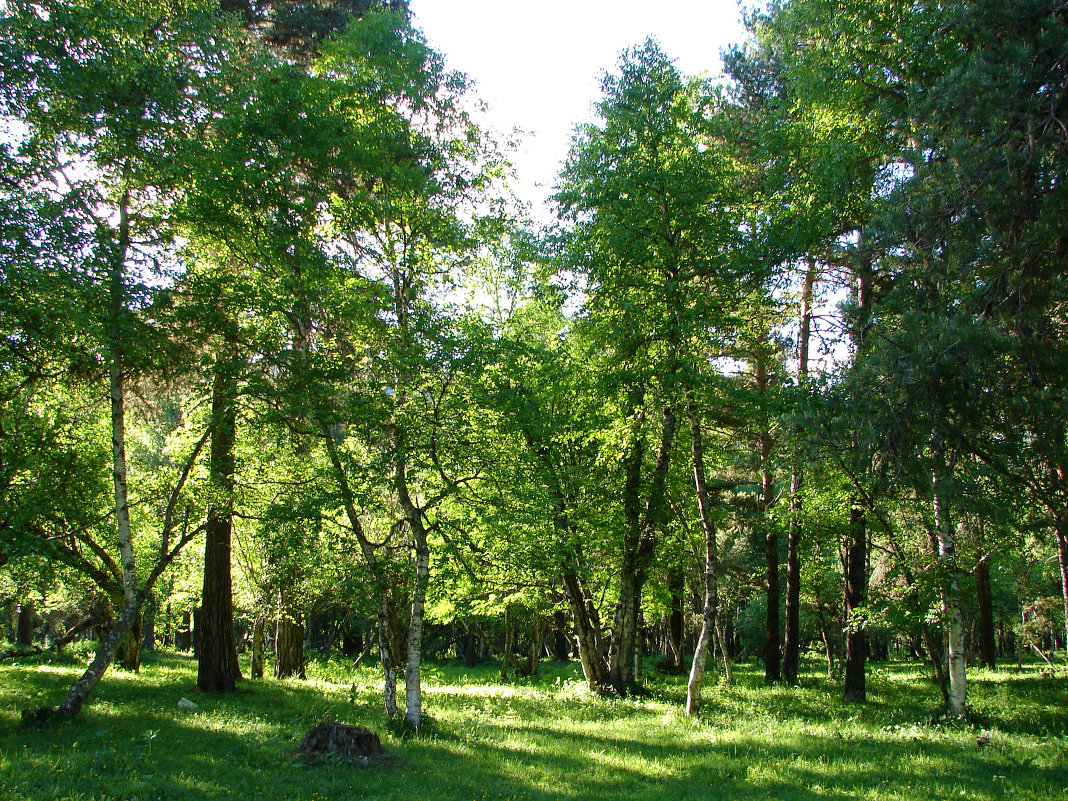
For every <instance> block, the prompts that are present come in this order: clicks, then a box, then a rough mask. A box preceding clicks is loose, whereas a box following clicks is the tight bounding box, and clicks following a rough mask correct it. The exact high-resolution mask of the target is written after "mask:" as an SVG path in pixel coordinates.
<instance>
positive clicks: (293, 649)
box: [274, 591, 307, 679]
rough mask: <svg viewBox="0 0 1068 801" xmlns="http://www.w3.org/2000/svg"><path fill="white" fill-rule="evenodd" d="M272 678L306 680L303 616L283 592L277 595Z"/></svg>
mask: <svg viewBox="0 0 1068 801" xmlns="http://www.w3.org/2000/svg"><path fill="white" fill-rule="evenodd" d="M274 677H275V678H276V679H288V678H294V677H295V678H298V679H303V678H307V673H306V670H305V664H304V615H303V614H302V613H301V611H300V610H299V609H297V608H296V607H295V605H294V604H293V603H292V601H291V600H290V598H289V596H288V595H287V594H286V593H285V592H281V591H280V592H279V593H278V620H277V625H276V627H275V633H274Z"/></svg>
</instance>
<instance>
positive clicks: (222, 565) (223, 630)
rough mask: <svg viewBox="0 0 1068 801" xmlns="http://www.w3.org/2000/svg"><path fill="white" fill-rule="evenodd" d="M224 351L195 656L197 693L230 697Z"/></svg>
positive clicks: (229, 395)
mask: <svg viewBox="0 0 1068 801" xmlns="http://www.w3.org/2000/svg"><path fill="white" fill-rule="evenodd" d="M234 350H236V347H235V346H234V345H233V344H232V343H227V347H226V348H225V350H224V351H223V352H221V353H220V354H219V355H218V357H217V358H216V360H215V380H214V383H213V386H212V397H211V416H212V420H213V425H214V428H213V430H212V434H211V450H210V455H209V462H208V477H209V484H210V487H211V493H212V498H211V504H210V505H209V506H208V520H207V530H206V533H205V541H204V582H203V593H202V595H201V613H200V620H199V623H200V627H199V628H200V640H199V644H200V648H199V650H198V651H197V687H198V688H199V689H200V690H201V691H202V692H231V691H233V690H234V689H235V688H236V686H237V680H238V679H239V678H241V669H240V667H239V666H238V664H237V643H236V642H235V641H234V605H233V585H232V582H231V576H230V540H231V536H232V533H233V515H234V498H233V495H234V440H235V434H236V428H237V377H236V375H235V374H234V368H235V366H236V364H235V362H236V359H235V356H234V353H233V351H234Z"/></svg>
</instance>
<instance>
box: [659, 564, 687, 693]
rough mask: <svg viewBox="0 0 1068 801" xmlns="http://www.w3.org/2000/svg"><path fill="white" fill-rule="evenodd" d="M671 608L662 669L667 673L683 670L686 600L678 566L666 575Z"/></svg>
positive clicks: (683, 581)
mask: <svg viewBox="0 0 1068 801" xmlns="http://www.w3.org/2000/svg"><path fill="white" fill-rule="evenodd" d="M667 585H668V591H669V593H670V599H671V608H670V610H669V612H668V615H667V649H666V651H665V654H664V656H665V657H666V660H665V661H666V664H665V665H664V667H665V668H666V669H667V670H669V671H672V672H674V671H679V672H681V671H682V669H683V655H682V643H683V634H684V631H683V627H684V623H685V619H684V610H683V605H684V604H685V600H686V574H685V573H683V572H682V569H681V568H680V567H678V566H675V567H672V568H671V569H670V570H669V571H668V574H667Z"/></svg>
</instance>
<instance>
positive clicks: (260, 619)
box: [248, 615, 267, 679]
mask: <svg viewBox="0 0 1068 801" xmlns="http://www.w3.org/2000/svg"><path fill="white" fill-rule="evenodd" d="M266 628H267V619H266V618H265V617H264V616H263V615H256V619H255V620H254V621H253V622H252V655H251V662H250V664H249V669H248V670H249V673H251V674H252V678H254V679H262V678H263V652H264V650H265V649H264V644H265V641H266V635H267V632H266Z"/></svg>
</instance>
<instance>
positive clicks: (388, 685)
mask: <svg viewBox="0 0 1068 801" xmlns="http://www.w3.org/2000/svg"><path fill="white" fill-rule="evenodd" d="M389 619H390V614H389V597H388V595H383V596H382V598H381V600H380V601H379V605H378V655H379V659H380V660H381V662H382V703H383V705H384V706H385V709H386V716H387V717H389V719H390V720H393V719H394V718H396V717H397V661H396V659H395V658H394V654H393V644H392V641H391V638H390V625H389Z"/></svg>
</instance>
